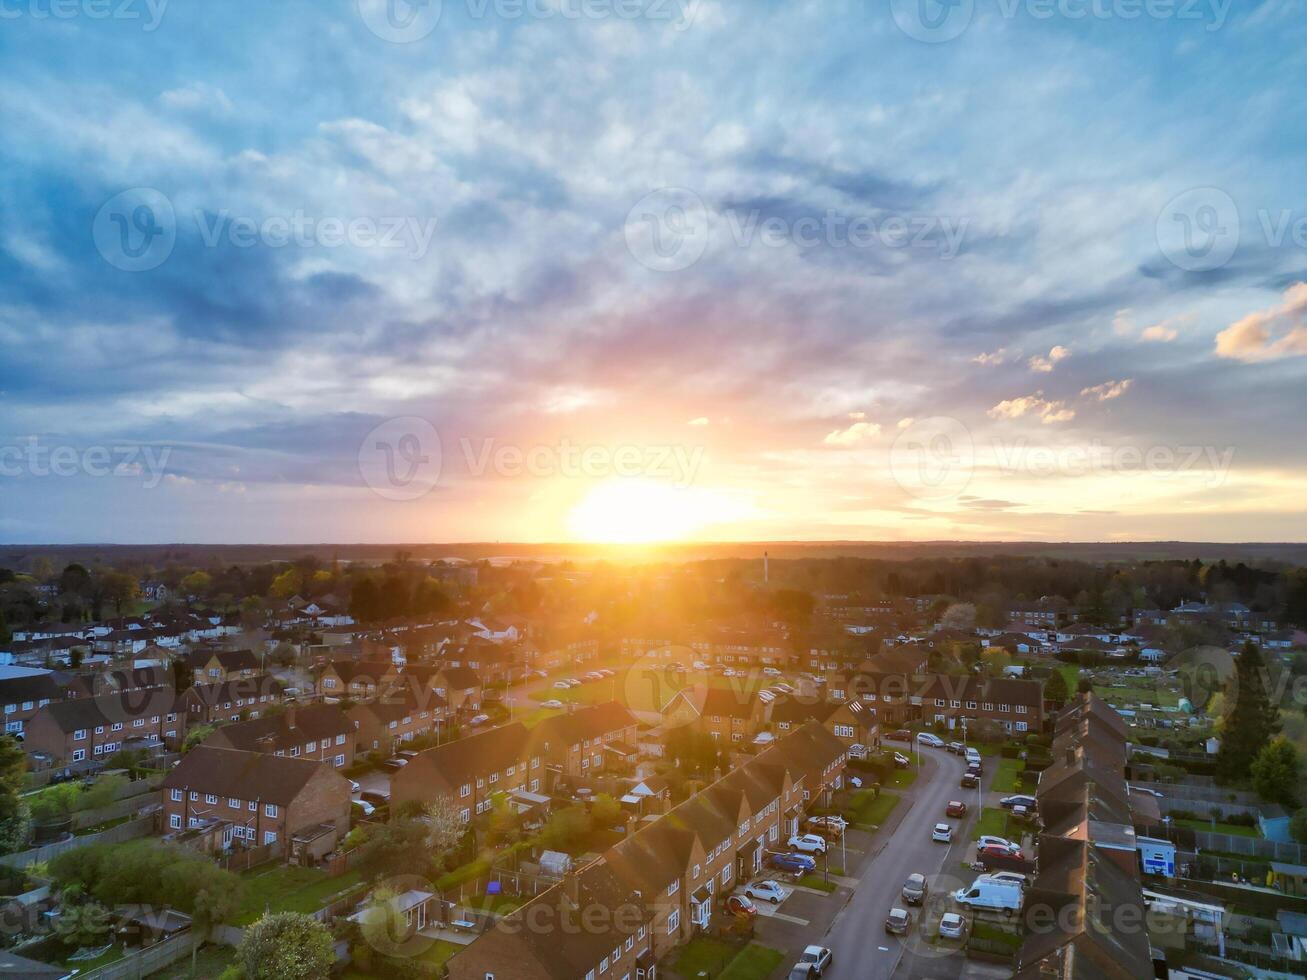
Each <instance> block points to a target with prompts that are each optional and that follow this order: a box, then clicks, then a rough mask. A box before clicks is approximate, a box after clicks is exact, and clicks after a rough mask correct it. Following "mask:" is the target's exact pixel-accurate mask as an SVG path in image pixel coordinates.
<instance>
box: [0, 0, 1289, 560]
mask: <svg viewBox="0 0 1307 980" xmlns="http://www.w3.org/2000/svg"><path fill="white" fill-rule="evenodd" d="M0 65H3V68H2V69H0V71H3V79H4V84H3V85H0V129H2V131H3V139H0V218H2V219H3V220H2V221H0V541H5V542H10V543H25V542H32V543H37V542H87V541H95V542H168V541H198V542H327V541H340V542H352V541H368V542H389V541H396V542H399V541H404V542H411V541H504V542H509V541H567V540H613V541H622V540H663V539H679V538H691V539H695V538H697V539H711V540H746V539H748V540H798V539H823V540H853V539H865V540H908V539H913V540H920V539H975V540H999V539H1002V540H1106V541H1110V540H1161V539H1186V540H1211V541H1236V540H1246V541H1251V540H1260V541H1272V540H1276V541H1282V540H1292V541H1303V540H1307V504H1305V501H1307V493H1305V492H1304V491H1305V490H1307V440H1305V439H1304V438H1303V435H1304V431H1305V429H1307V427H1305V426H1304V422H1303V420H1304V418H1307V383H1305V382H1307V180H1304V174H1305V173H1307V171H1305V169H1304V160H1307V100H1304V99H1303V97H1302V93H1303V91H1304V82H1305V81H1307V0H1247V2H1240V3H1238V4H1232V3H1229V2H1227V0H950V2H949V3H948V4H940V3H939V2H937V0H858V2H840V0H825V2H820V3H817V2H813V3H805V2H786V3H780V2H770V0H747V2H745V0H738V2H725V0H443V2H440V0H425V2H424V3H422V4H421V5H418V6H410V5H409V3H408V2H407V0H312V2H310V0H282V2H278V3H266V2H253V0H230V2H225V3H221V4H216V3H200V2H195V0H185V2H184V0H171V2H168V0H4V3H3V4H2V5H0Z"/></svg>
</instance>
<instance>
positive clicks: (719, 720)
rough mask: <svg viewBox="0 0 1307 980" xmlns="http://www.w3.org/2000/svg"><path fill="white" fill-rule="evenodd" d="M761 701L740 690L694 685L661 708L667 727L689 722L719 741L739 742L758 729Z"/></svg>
mask: <svg viewBox="0 0 1307 980" xmlns="http://www.w3.org/2000/svg"><path fill="white" fill-rule="evenodd" d="M762 712H763V703H762V701H760V700H759V699H758V698H757V697H755V696H754V695H753V694H752V693H751V692H749V691H746V690H743V689H735V688H722V687H704V686H702V685H696V686H695V687H690V688H686V689H685V690H683V691H679V692H677V694H675V695H674V696H673V697H672V698H671V700H669V701H668V702H667V704H666V705H665V706H664V707H663V711H662V714H663V718H664V719H665V720H666V724H668V725H669V726H681V725H691V726H693V727H694V729H695V730H696V731H699V732H702V733H704V734H706V735H711V736H712V737H713V738H714V739H716V740H717V741H719V742H726V743H731V742H733V743H741V742H745V741H747V740H749V739H751V738H752V737H753V735H754V734H755V733H756V732H757V730H758V728H759V725H760V722H761V718H762Z"/></svg>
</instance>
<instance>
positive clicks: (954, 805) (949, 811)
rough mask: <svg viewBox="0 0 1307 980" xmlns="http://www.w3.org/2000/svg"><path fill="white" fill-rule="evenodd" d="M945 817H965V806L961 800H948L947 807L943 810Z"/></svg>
mask: <svg viewBox="0 0 1307 980" xmlns="http://www.w3.org/2000/svg"><path fill="white" fill-rule="evenodd" d="M944 815H945V816H946V817H965V816H966V815H967V805H966V804H965V803H963V802H962V801H961V800H949V801H948V806H946V807H945V808H944Z"/></svg>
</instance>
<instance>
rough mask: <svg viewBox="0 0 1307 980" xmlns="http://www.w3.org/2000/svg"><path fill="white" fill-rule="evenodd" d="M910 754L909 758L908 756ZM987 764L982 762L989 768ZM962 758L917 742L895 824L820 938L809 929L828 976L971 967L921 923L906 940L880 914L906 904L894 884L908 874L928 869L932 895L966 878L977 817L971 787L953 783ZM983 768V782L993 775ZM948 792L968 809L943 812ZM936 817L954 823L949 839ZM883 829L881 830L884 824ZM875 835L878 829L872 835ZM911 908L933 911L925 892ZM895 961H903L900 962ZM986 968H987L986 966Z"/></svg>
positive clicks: (855, 977)
mask: <svg viewBox="0 0 1307 980" xmlns="http://www.w3.org/2000/svg"><path fill="white" fill-rule="evenodd" d="M914 761H915V760H914ZM988 768H989V767H988V766H987V769H988ZM965 770H966V763H965V761H964V760H963V759H962V758H960V757H958V756H953V755H949V754H948V753H947V752H946V751H944V750H943V749H925V748H923V749H922V750H921V774H920V775H919V776H918V778H917V780H916V782H915V783H914V784H913V785H912V786H911V787H909V789H908V790H906V791H905V792H903V794H902V795H903V800H902V802H900V803H899V805H898V806H897V807H895V812H894V814H892V815H891V818H890V819H891V821H892V822H893V824H894V829H893V830H892V831H891V832H890V833H889V835H888V836H885V837H883V838H882V839H879V840H878V841H877V845H876V848H875V849H874V850H873V856H872V858H871V859H870V860H869V861H865V862H864V863H863V864H862V866H861V867H860V868H859V869H858V871H857V872H856V877H857V878H858V884H857V887H856V890H855V891H854V892H853V895H852V897H851V898H850V899H849V902H848V904H847V905H846V906H845V907H844V909H843V910H842V911H841V912H840V914H839V915H838V916H837V917H836V919H835V923H834V925H833V926H832V928H831V930H830V932H829V933H828V935H827V936H826V938H825V939H818V938H817V937H816V936H814V937H812V938H811V939H810V940H809V942H813V943H821V944H822V945H824V946H829V947H830V948H831V950H832V952H833V953H834V955H835V963H834V967H833V968H832V969H831V970H830V971H828V972H827V974H826V977H827V980H885V978H888V977H891V976H893V975H895V971H896V969H897V970H898V975H899V976H912V977H958V976H964V975H971V969H970V968H971V967H972V966H973V964H968V963H967V961H966V960H965V958H963V957H962V956H960V955H957V954H952V955H942V954H941V953H940V952H937V951H936V950H934V949H933V948H931V947H929V946H927V945H926V944H925V943H922V942H920V941H919V939H918V938H917V937H918V935H919V933H918V930H919V928H920V926H919V923H918V922H914V927H913V931H912V932H911V933H910V934H909V935H908V937H907V938H906V941H905V940H904V939H903V938H902V937H899V936H890V935H886V933H885V930H884V925H883V923H884V921H885V916H886V915H887V914H888V912H889V910H890V909H891V908H892V907H894V906H896V905H897V906H900V907H906V906H905V905H904V902H903V901H902V899H901V898H900V895H899V891H900V889H901V888H902V887H903V882H904V881H905V880H906V879H907V877H908V875H910V874H912V873H914V872H918V873H921V874H924V875H926V876H927V879H928V880H929V882H930V886H931V892H932V894H933V895H939V896H942V895H943V894H945V893H946V892H951V891H952V890H954V889H956V888H960V887H961V886H962V884H963V881H964V880H965V879H964V878H963V869H962V868H961V862H962V861H963V860H964V858H965V856H966V852H967V849H968V846H969V843H970V841H969V838H970V835H971V827H972V821H973V820H974V819H975V818H976V810H977V807H978V805H979V804H978V798H977V793H976V790H974V789H972V790H964V789H961V788H960V787H959V786H958V781H959V780H960V779H961V777H962V773H963V772H964V771H965ZM992 775H993V774H992V772H986V774H985V778H984V780H983V781H982V787H983V786H985V785H987V784H988V782H989V780H990V779H991V778H992ZM950 800H962V801H963V802H965V803H966V804H967V807H968V813H967V816H966V817H965V818H963V819H961V820H956V819H950V818H948V817H945V816H944V808H945V807H946V806H947V805H948V802H949V801H950ZM939 822H947V823H950V824H952V825H953V826H954V833H953V843H951V844H948V845H945V844H937V843H934V842H933V841H931V839H930V830H931V828H932V827H933V826H934V825H935V824H936V823H939ZM882 833H883V831H882ZM878 836H879V835H878ZM909 911H910V912H911V913H912V914H913V916H914V918H915V919H917V920H920V919H921V918H922V917H923V916H931V917H934V918H938V916H939V914H940V912H939V911H938V910H933V909H932V907H931V902H930V901H929V900H928V901H927V904H926V906H925V907H924V909H912V908H909ZM900 963H901V964H902V966H901V967H900ZM986 969H989V968H986Z"/></svg>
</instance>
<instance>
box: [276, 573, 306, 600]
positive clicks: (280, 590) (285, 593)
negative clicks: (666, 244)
mask: <svg viewBox="0 0 1307 980" xmlns="http://www.w3.org/2000/svg"><path fill="white" fill-rule="evenodd" d="M303 588H304V576H303V575H302V574H301V573H300V570H299V569H298V568H288V569H286V570H285V571H284V572H282V573H281V574H280V575H278V576H277V577H276V578H275V579H273V580H272V587H271V588H270V589H268V592H270V593H271V594H272V597H273V598H274V599H289V598H290V597H291V596H293V595H297V594H298V593H299V592H300V590H301V589H303Z"/></svg>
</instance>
